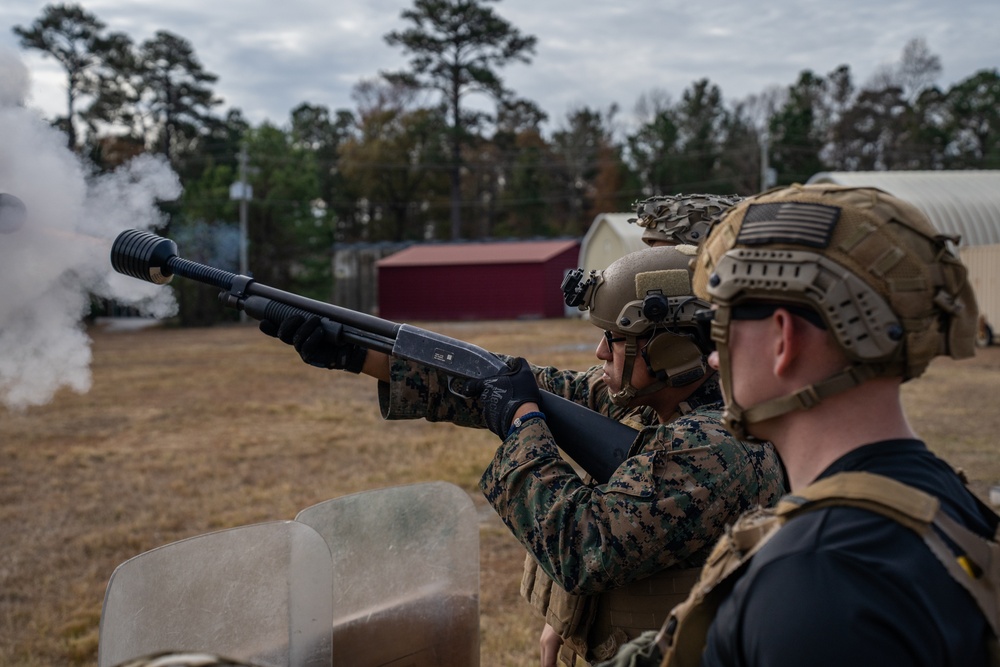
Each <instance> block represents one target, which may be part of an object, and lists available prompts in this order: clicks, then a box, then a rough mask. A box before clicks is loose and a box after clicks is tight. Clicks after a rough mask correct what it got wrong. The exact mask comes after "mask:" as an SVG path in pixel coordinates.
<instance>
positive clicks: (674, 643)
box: [656, 472, 1000, 667]
mask: <svg viewBox="0 0 1000 667" xmlns="http://www.w3.org/2000/svg"><path fill="white" fill-rule="evenodd" d="M977 502H978V500H977ZM980 505H981V503H980ZM833 506H836V507H843V506H846V507H858V508H862V509H866V510H870V511H873V512H877V513H879V514H881V515H883V516H886V517H888V518H890V519H892V520H894V521H897V522H898V523H900V524H902V525H904V526H906V527H907V528H909V529H910V530H913V531H914V532H915V533H917V535H919V536H920V537H921V538H923V541H924V543H925V544H926V545H927V547H928V548H929V549H930V550H931V552H932V553H933V554H934V555H935V556H936V557H937V558H938V560H939V561H940V562H941V564H942V565H943V566H944V567H945V569H946V570H947V571H948V573H949V574H950V575H951V576H952V578H953V579H955V581H957V582H958V583H959V584H960V585H961V586H962V587H963V588H964V589H965V590H967V591H968V592H969V594H970V595H972V597H973V599H974V600H975V601H976V604H977V605H978V606H979V609H980V610H981V611H982V613H983V615H984V616H985V617H986V619H987V621H988V623H989V626H990V628H991V629H992V633H993V636H992V638H991V640H990V646H989V654H990V662H991V664H993V665H1000V643H998V641H997V637H998V630H1000V524H997V523H995V525H997V528H996V532H995V533H994V535H993V538H992V539H991V540H987V539H984V538H982V537H980V536H979V535H977V534H976V533H974V532H972V531H971V530H969V529H968V528H966V527H965V526H962V525H961V524H959V523H958V522H957V521H955V520H954V519H952V518H951V517H950V516H948V515H947V514H945V513H944V512H943V511H942V510H941V508H940V503H939V501H938V499H937V498H935V497H934V496H931V495H929V494H927V493H924V492H923V491H920V490H918V489H915V488H913V487H911V486H907V485H905V484H902V483H900V482H897V481H895V480H892V479H889V478H887V477H883V476H881V475H873V474H871V473H866V472H845V473H839V474H837V475H833V476H831V477H828V478H826V479H823V480H820V481H818V482H816V483H815V484H812V485H810V486H808V487H806V488H805V489H803V490H802V491H801V492H799V493H796V494H792V495H788V496H785V497H784V498H782V499H781V501H780V502H779V503H778V505H777V506H776V507H774V508H773V509H769V510H757V511H755V512H752V513H750V514H747V515H744V516H743V517H741V518H740V519H739V521H737V522H736V523H735V524H734V525H733V526H732V528H731V529H730V530H728V531H727V533H726V536H725V537H723V538H722V539H721V540H720V541H719V543H718V544H716V546H715V548H714V549H713V551H712V554H711V555H710V556H709V557H708V561H706V563H705V567H704V569H703V570H702V573H701V577H700V578H699V580H698V582H697V583H696V584H695V586H694V588H693V589H692V591H691V594H690V596H689V597H688V599H687V600H685V601H684V602H683V603H682V604H680V605H679V606H677V607H676V608H675V609H674V610H673V611H672V612H671V613H670V616H669V618H668V619H667V622H666V623H665V624H664V626H663V628H662V629H661V631H660V633H659V634H658V635H657V638H656V639H657V643H658V644H659V645H660V649H661V651H662V654H663V656H664V657H663V661H662V663H661V667H698V664H699V663H700V661H701V654H702V651H703V650H704V648H705V642H706V638H707V635H708V628H709V625H711V623H712V620H713V619H714V617H715V614H716V612H717V610H718V607H719V604H720V603H721V602H722V600H724V599H725V598H726V596H727V595H728V594H729V592H730V591H731V590H732V587H733V585H734V583H735V582H736V580H737V579H738V578H739V577H740V575H741V573H742V572H743V571H744V570H745V569H746V566H747V564H748V563H749V562H750V560H751V559H752V558H753V556H754V555H755V554H756V553H757V552H758V551H760V549H761V547H763V546H764V544H766V543H767V541H768V540H769V539H770V538H771V537H773V536H774V534H775V533H776V532H777V531H778V530H779V529H780V528H781V526H782V525H783V524H784V523H785V522H787V521H788V520H790V519H792V518H793V517H795V516H798V515H799V514H802V513H804V512H809V511H812V510H816V509H821V508H824V507H833ZM987 511H989V512H990V513H991V514H993V516H994V517H996V514H995V513H993V512H992V510H987ZM997 521H1000V517H998V518H997ZM939 531H940V532H939ZM942 534H943V535H944V536H946V537H947V538H948V539H949V540H951V542H952V543H953V544H955V545H956V546H957V548H958V549H959V551H961V552H962V553H961V555H959V556H957V557H956V555H955V552H954V551H953V550H952V549H951V548H949V546H948V545H947V543H946V542H945V540H944V539H943V538H942V537H941V535H942Z"/></svg>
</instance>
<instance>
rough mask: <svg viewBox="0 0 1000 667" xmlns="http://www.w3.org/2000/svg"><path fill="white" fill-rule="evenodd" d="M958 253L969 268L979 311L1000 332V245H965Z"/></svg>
mask: <svg viewBox="0 0 1000 667" xmlns="http://www.w3.org/2000/svg"><path fill="white" fill-rule="evenodd" d="M958 253H959V255H961V257H962V262H964V263H965V265H966V266H967V267H968V268H969V281H970V282H971V283H972V289H974V290H975V291H976V301H977V302H978V303H979V312H980V313H983V314H985V315H986V319H987V321H988V322H989V323H990V324H991V325H992V326H993V329H994V331H996V332H997V333H998V334H1000V245H981V246H964V247H960V248H959V250H958Z"/></svg>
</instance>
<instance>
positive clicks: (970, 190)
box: [808, 170, 1000, 246]
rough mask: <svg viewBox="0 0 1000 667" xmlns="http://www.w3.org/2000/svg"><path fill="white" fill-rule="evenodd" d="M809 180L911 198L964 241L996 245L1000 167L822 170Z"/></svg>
mask: <svg viewBox="0 0 1000 667" xmlns="http://www.w3.org/2000/svg"><path fill="white" fill-rule="evenodd" d="M808 182H809V183H834V184H836V185H868V186H872V187H876V188H880V189H882V190H885V191H886V192H888V193H890V194H893V195H895V196H897V197H899V198H900V199H903V200H905V201H908V202H910V203H911V204H913V205H914V206H916V207H917V208H919V209H920V210H921V211H923V212H924V214H926V215H927V217H928V218H930V220H931V222H932V223H934V226H935V227H936V228H937V229H938V231H940V232H941V233H943V234H957V235H960V236H961V237H962V243H961V245H963V246H980V245H995V244H1000V170H989V171H985V170H984V171H825V172H820V173H818V174H816V175H814V176H813V177H812V178H810V179H809V181H808Z"/></svg>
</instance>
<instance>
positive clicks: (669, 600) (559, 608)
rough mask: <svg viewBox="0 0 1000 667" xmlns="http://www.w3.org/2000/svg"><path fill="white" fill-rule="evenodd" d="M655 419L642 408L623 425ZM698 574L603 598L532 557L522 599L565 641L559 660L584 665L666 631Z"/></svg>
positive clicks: (634, 585) (687, 407)
mask: <svg viewBox="0 0 1000 667" xmlns="http://www.w3.org/2000/svg"><path fill="white" fill-rule="evenodd" d="M696 407H697V404H692V403H689V402H687V401H683V402H681V403H680V404H679V405H678V406H677V410H676V411H675V412H674V413H673V414H672V415H671V416H670V418H669V419H668V420H667V423H669V422H672V421H674V420H675V419H677V418H679V417H681V416H683V415H686V414H689V413H691V412H692V411H694V409H695V408H696ZM655 419H656V418H655V413H653V412H652V410H651V409H650V408H637V409H634V410H632V411H631V412H630V413H629V414H627V415H625V416H623V417H622V418H620V421H621V423H623V424H625V425H627V426H631V427H632V428H634V429H636V430H637V431H641V430H643V429H644V428H648V427H649V426H650V425H651V424H653V423H655ZM640 443H641V440H639V439H637V440H636V443H635V444H633V446H632V448H631V449H630V450H629V453H628V455H629V456H634V455H635V454H636V452H637V450H638V449H639V445H640ZM584 482H585V483H588V484H589V483H591V482H592V480H591V479H590V478H589V477H588V478H586V479H585V480H584ZM699 572H701V568H697V567H696V568H687V569H673V570H661V571H659V572H656V573H654V574H652V575H650V576H648V577H646V578H644V579H640V580H639V581H633V582H631V583H629V584H626V585H625V586H622V587H620V588H617V589H614V590H611V591H608V592H605V593H601V594H599V595H574V594H572V593H567V592H566V591H565V590H564V589H563V588H562V587H560V586H558V585H557V584H555V583H554V582H553V581H552V579H550V578H549V576H548V575H547V574H546V573H545V571H544V570H542V569H541V567H540V566H539V565H538V563H537V562H536V561H535V559H534V557H532V555H531V554H530V553H529V554H527V557H526V558H525V560H524V574H523V575H522V577H521V596H522V597H523V598H524V599H525V600H527V601H528V603H529V604H530V605H531V606H532V607H533V608H534V609H536V610H537V611H538V612H539V613H540V614H541V615H542V616H543V617H544V618H545V622H546V623H548V624H549V625H551V626H552V628H553V629H554V630H555V631H556V632H557V633H558V634H559V636H560V637H562V639H563V645H562V647H561V648H560V650H559V660H560V662H562V663H563V664H564V665H568V666H569V667H573V666H574V665H576V664H577V658H579V659H580V660H582V661H583V662H584V663H585V664H586V663H587V661H588V660H592V661H602V660H607V659H609V658H611V657H612V656H614V655H615V653H616V652H617V651H618V648H619V647H620V646H621V645H622V644H625V643H626V642H628V641H630V640H632V639H635V638H636V637H638V636H639V635H640V634H642V633H643V632H647V631H649V630H655V629H657V628H660V627H662V626H663V622H664V621H665V620H666V618H667V614H668V613H669V612H670V610H671V609H672V608H673V607H675V606H676V605H678V604H680V603H681V602H683V601H684V600H686V599H687V596H688V593H690V592H691V587H692V586H694V584H695V582H696V581H697V580H698V574H699Z"/></svg>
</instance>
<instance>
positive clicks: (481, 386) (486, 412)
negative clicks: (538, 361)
mask: <svg viewBox="0 0 1000 667" xmlns="http://www.w3.org/2000/svg"><path fill="white" fill-rule="evenodd" d="M474 386H475V388H476V390H478V391H479V400H480V401H482V408H483V420H484V421H485V422H486V426H487V427H488V428H489V429H490V430H491V431H493V432H494V433H496V434H497V435H498V436H500V439H501V440H504V439H506V438H507V432H508V431H510V423H511V422H512V421H513V420H514V413H515V412H516V411H517V409H518V408H519V407H521V405H522V404H523V403H538V402H540V400H541V394H540V393H539V391H538V383H537V382H536V381H535V376H534V374H532V372H531V367H530V366H529V365H528V362H527V361H525V360H524V359H516V360H515V361H514V362H513V364H512V366H511V368H510V369H509V370H507V371H504V372H502V373H498V374H497V375H494V376H493V377H490V378H486V379H485V380H479V381H478V382H476V384H475V385H474Z"/></svg>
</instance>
